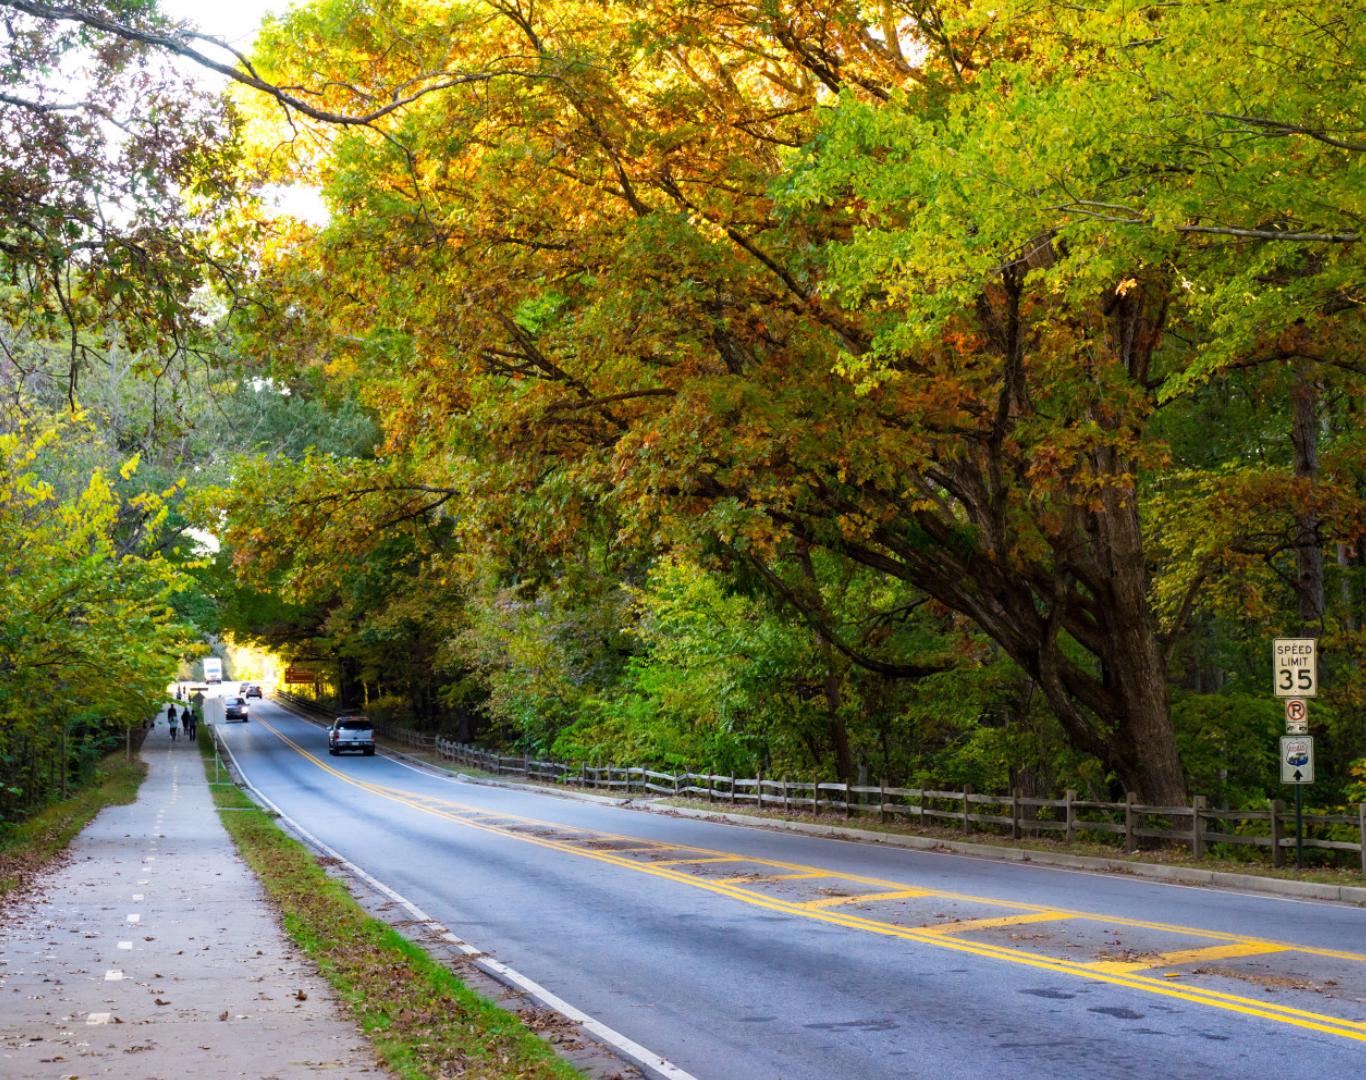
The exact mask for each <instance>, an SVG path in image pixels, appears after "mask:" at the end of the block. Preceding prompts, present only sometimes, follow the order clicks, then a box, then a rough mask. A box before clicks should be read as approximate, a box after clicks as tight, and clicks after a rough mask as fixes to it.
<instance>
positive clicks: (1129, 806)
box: [1124, 791, 1138, 851]
mask: <svg viewBox="0 0 1366 1080" xmlns="http://www.w3.org/2000/svg"><path fill="white" fill-rule="evenodd" d="M1137 801H1138V796H1137V795H1135V794H1134V793H1133V792H1132V791H1131V792H1129V793H1128V794H1127V795H1125V796H1124V850H1125V851H1137V850H1138V811H1136V810H1135V809H1134V804H1135V803H1136V802H1137Z"/></svg>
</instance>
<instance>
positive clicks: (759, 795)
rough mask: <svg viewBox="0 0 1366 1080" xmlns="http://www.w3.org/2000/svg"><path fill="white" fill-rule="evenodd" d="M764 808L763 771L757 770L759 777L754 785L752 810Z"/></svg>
mask: <svg viewBox="0 0 1366 1080" xmlns="http://www.w3.org/2000/svg"><path fill="white" fill-rule="evenodd" d="M763 808H764V770H763V769H760V770H759V777H758V779H757V780H756V781H755V783H754V809H756V810H762V809H763Z"/></svg>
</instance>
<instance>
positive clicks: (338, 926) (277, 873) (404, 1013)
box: [199, 725, 583, 1080]
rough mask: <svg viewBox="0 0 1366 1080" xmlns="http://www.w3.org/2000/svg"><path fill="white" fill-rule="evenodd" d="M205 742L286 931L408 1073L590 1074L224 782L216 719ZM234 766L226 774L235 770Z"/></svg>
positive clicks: (393, 1065)
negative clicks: (361, 899)
mask: <svg viewBox="0 0 1366 1080" xmlns="http://www.w3.org/2000/svg"><path fill="white" fill-rule="evenodd" d="M199 748H200V752H201V753H202V754H203V755H204V759H205V760H204V766H205V769H206V771H207V773H208V776H209V780H210V787H211V790H212V792H213V796H214V802H215V804H216V805H217V806H218V807H219V809H220V811H222V810H228V811H231V812H229V813H220V815H219V816H220V818H221V819H222V821H223V824H224V826H225V827H226V828H227V830H228V833H229V835H231V836H232V838H233V841H234V842H235V843H236V844H237V849H238V851H239V852H240V853H241V855H242V857H243V858H244V859H245V860H246V862H247V865H249V866H250V867H251V868H252V870H253V871H255V873H256V874H257V876H258V877H259V878H260V879H261V883H262V884H263V885H264V887H265V889H266V892H267V894H268V895H269V896H270V898H271V900H272V901H273V902H274V903H275V905H276V906H277V907H278V908H279V911H280V913H281V916H282V919H283V922H284V926H285V930H286V932H287V933H288V934H289V935H290V937H291V938H292V939H293V940H294V941H295V943H296V944H298V945H299V947H300V948H302V949H303V950H304V951H305V952H306V953H307V954H308V955H309V956H310V957H311V958H312V959H313V961H314V962H315V963H316V964H317V965H318V968H319V970H321V971H322V973H323V975H324V977H326V978H327V980H328V981H329V982H330V983H331V984H332V986H333V987H334V988H335V989H336V991H337V993H338V995H339V996H340V997H341V999H342V1000H343V1001H344V1002H346V1004H347V1006H348V1007H349V1008H350V1010H351V1012H352V1014H353V1016H354V1017H355V1019H356V1021H357V1022H358V1023H359V1025H360V1027H361V1029H362V1030H363V1031H364V1032H365V1035H366V1037H367V1038H369V1039H370V1041H371V1044H372V1045H373V1046H374V1048H375V1052H376V1053H377V1054H378V1056H379V1058H380V1060H381V1061H382V1062H383V1063H384V1064H385V1066H386V1067H388V1068H389V1069H391V1070H393V1072H394V1073H395V1074H396V1075H398V1076H400V1077H403V1078H404V1080H426V1078H437V1077H455V1076H458V1077H461V1078H462V1080H507V1078H513V1077H515V1078H517V1080H573V1078H582V1075H583V1074H582V1073H580V1072H579V1071H578V1070H577V1069H575V1068H574V1067H573V1066H571V1065H570V1064H568V1063H567V1062H565V1061H563V1060H561V1059H560V1058H559V1057H557V1056H556V1055H555V1052H554V1050H553V1049H552V1048H551V1046H550V1045H549V1044H548V1043H546V1042H545V1041H544V1040H542V1039H540V1038H538V1037H537V1036H536V1035H535V1034H533V1033H532V1032H531V1031H529V1030H528V1029H527V1028H526V1027H525V1026H524V1025H523V1023H522V1022H521V1020H519V1019H518V1018H517V1017H516V1016H514V1015H513V1014H512V1013H509V1012H507V1011H505V1010H504V1009H500V1008H499V1007H498V1006H496V1005H494V1004H493V1003H492V1002H489V1001H486V1000H485V999H483V998H481V997H479V996H478V995H477V994H475V993H474V992H473V991H472V990H470V989H469V988H468V987H466V986H465V985H464V984H463V983H462V982H461V981H460V980H459V979H458V978H457V977H456V976H455V975H454V974H453V973H452V972H451V971H450V970H449V969H448V968H446V967H445V965H443V964H441V963H440V962H439V961H437V960H434V959H433V958H432V957H431V956H429V955H428V954H427V953H426V952H425V951H424V950H423V949H421V948H420V947H418V946H416V945H414V944H413V943H412V942H410V941H408V940H407V939H406V938H404V937H403V936H402V935H401V934H399V933H398V932H397V931H395V930H393V929H392V928H390V927H388V926H386V925H385V924H384V923H382V922H380V921H379V920H378V919H375V918H372V917H371V916H369V915H367V914H366V913H365V911H364V909H363V908H361V906H360V905H359V904H358V903H357V902H356V900H355V898H354V897H352V896H351V894H350V893H349V892H347V890H346V888H345V886H343V885H342V884H341V883H340V882H338V881H336V880H334V879H333V878H331V877H329V876H328V875H327V873H326V872H325V871H324V870H323V868H322V866H320V865H319V863H318V861H317V860H316V859H315V858H314V856H313V855H312V854H311V853H310V852H309V851H308V849H307V848H305V847H304V846H303V845H302V844H300V843H299V842H298V841H297V840H294V839H293V838H292V837H290V836H287V835H286V834H285V833H284V832H283V831H282V830H281V829H280V828H279V827H278V826H277V825H275V823H274V822H273V821H272V820H271V815H269V814H267V813H266V812H264V811H263V810H261V809H259V808H258V807H257V806H256V804H255V803H254V802H252V801H251V799H249V798H248V797H247V796H246V794H245V793H244V792H242V791H241V790H240V789H238V788H237V787H236V786H235V785H232V784H225V783H214V782H213V778H214V764H213V755H214V750H213V743H212V736H211V735H210V734H209V732H208V725H203V726H201V727H200V729H199ZM225 775H226V774H225Z"/></svg>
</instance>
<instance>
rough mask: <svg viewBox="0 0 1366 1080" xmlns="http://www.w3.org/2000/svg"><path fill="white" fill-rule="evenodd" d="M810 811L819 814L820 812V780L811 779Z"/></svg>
mask: <svg viewBox="0 0 1366 1080" xmlns="http://www.w3.org/2000/svg"><path fill="white" fill-rule="evenodd" d="M811 812H812V813H813V814H819V813H820V812H821V782H820V781H819V780H812V781H811Z"/></svg>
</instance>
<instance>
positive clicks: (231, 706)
mask: <svg viewBox="0 0 1366 1080" xmlns="http://www.w3.org/2000/svg"><path fill="white" fill-rule="evenodd" d="M223 719H224V720H241V721H242V723H244V724H245V723H246V722H247V721H248V720H249V719H251V718H250V717H249V716H247V699H246V698H240V697H230V698H224V699H223Z"/></svg>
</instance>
